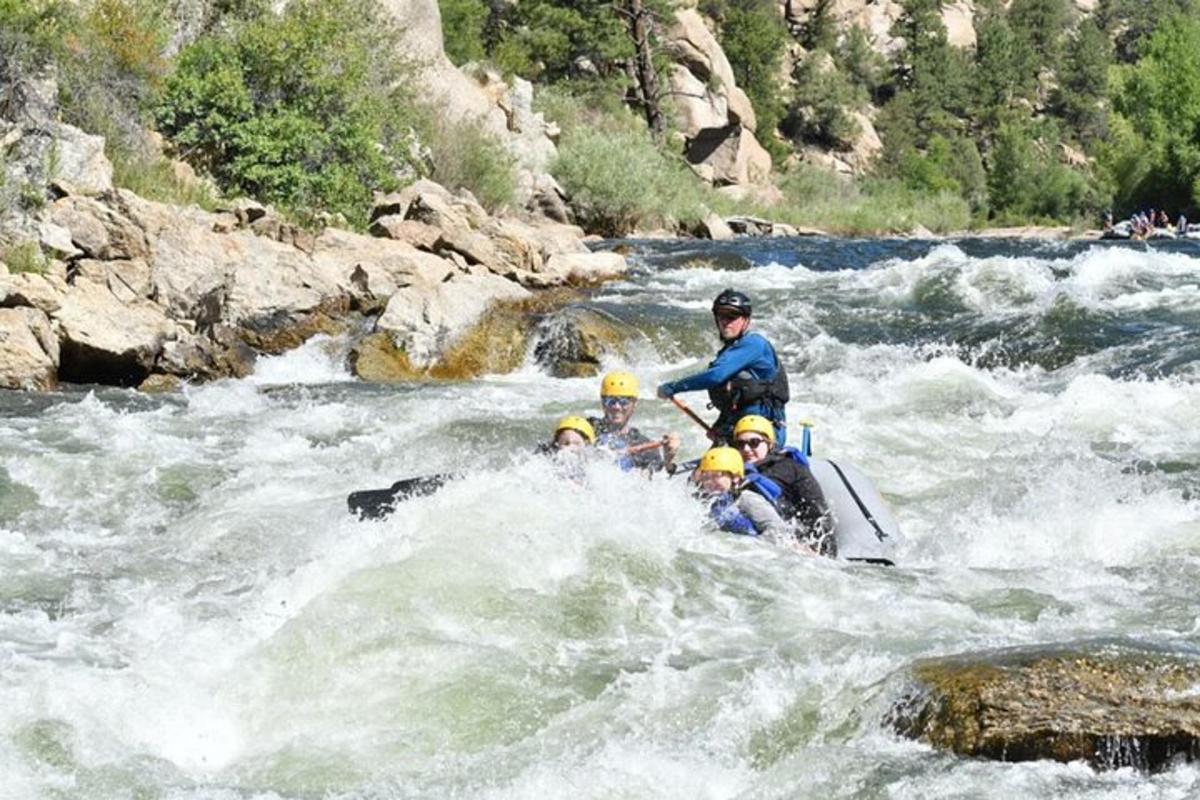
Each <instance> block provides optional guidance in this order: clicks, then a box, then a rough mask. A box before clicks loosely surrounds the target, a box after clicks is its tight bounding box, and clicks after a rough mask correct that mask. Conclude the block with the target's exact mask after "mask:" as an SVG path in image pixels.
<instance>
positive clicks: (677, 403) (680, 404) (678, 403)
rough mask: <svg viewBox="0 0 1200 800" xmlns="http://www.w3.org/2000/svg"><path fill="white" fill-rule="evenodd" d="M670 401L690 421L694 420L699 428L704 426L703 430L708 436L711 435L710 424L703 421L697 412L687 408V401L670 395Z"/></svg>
mask: <svg viewBox="0 0 1200 800" xmlns="http://www.w3.org/2000/svg"><path fill="white" fill-rule="evenodd" d="M671 402H672V403H674V404H675V407H676V408H678V409H679V410H680V411H682V412H683V413H685V414H687V415H688V417H690V418H691V420H692V422H695V423H696V424H697V425H699V426H700V427H701V428H704V432H705V433H707V434H708V435H709V437H710V438H711V437H712V426H711V425H709V424H708V423H707V422H705V421H704V420H703V419H701V418H700V415H699V414H697V413H696V412H695V411H692V410H691V409H690V408H688V405H687V403H685V402H683V401H682V400H680V399H679V398H678V397H672V398H671Z"/></svg>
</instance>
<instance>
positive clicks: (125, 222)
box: [49, 195, 150, 261]
mask: <svg viewBox="0 0 1200 800" xmlns="http://www.w3.org/2000/svg"><path fill="white" fill-rule="evenodd" d="M49 217H50V220H51V221H52V222H53V223H54V224H55V225H57V226H59V227H61V228H63V229H65V230H66V231H68V232H69V233H70V236H71V241H72V243H74V245H75V246H76V247H78V248H79V249H80V250H81V251H82V252H83V253H84V254H85V255H86V256H88V257H89V258H97V259H101V260H104V261H108V260H112V259H121V258H141V259H146V258H148V257H149V255H150V245H149V243H148V242H147V241H146V234H145V232H144V231H143V230H142V229H141V228H139V227H138V226H137V225H136V224H134V223H133V222H132V221H131V220H130V219H128V218H127V217H125V216H124V215H123V214H120V213H119V212H117V211H114V210H113V209H112V208H111V207H109V206H108V205H105V204H103V203H101V202H100V201H98V200H96V199H93V198H91V197H82V196H79V195H69V196H67V197H63V198H61V199H59V200H56V201H55V202H54V204H53V205H52V206H51V207H50V208H49Z"/></svg>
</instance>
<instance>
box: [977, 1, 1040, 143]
mask: <svg viewBox="0 0 1200 800" xmlns="http://www.w3.org/2000/svg"><path fill="white" fill-rule="evenodd" d="M975 75H976V80H975V115H976V117H977V119H978V120H979V122H980V123H981V124H982V125H983V126H984V127H986V128H994V127H995V124H996V120H997V119H998V117H999V116H1001V115H1002V114H1003V112H1004V111H1005V110H1007V109H1008V108H1009V107H1010V106H1011V105H1012V103H1013V101H1014V100H1017V99H1020V98H1029V97H1032V96H1033V92H1034V88H1035V86H1036V79H1037V60H1036V57H1035V56H1034V52H1033V48H1032V47H1031V46H1030V44H1029V42H1028V41H1027V40H1026V39H1025V38H1024V37H1022V36H1018V35H1017V34H1016V32H1014V31H1013V29H1012V26H1010V25H1009V24H1008V19H1007V17H1006V15H1005V13H1004V12H1003V10H1001V9H999V8H996V7H993V8H981V9H980V11H979V14H978V16H977V17H976V19H975Z"/></svg>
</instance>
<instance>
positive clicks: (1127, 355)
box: [0, 239, 1200, 800]
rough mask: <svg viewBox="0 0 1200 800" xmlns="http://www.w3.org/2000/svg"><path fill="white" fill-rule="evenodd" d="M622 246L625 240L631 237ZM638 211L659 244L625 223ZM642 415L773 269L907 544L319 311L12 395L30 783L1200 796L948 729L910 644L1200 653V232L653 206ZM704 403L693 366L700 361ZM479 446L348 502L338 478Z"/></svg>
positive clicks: (5, 525) (5, 734)
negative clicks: (850, 548) (232, 339)
mask: <svg viewBox="0 0 1200 800" xmlns="http://www.w3.org/2000/svg"><path fill="white" fill-rule="evenodd" d="M613 244H615V243H611V244H610V245H608V246H612V245H613ZM625 244H628V243H625ZM629 246H631V248H632V250H631V253H630V258H631V260H632V262H633V263H634V264H635V269H634V270H633V272H632V273H631V274H630V276H629V278H628V280H626V281H623V282H620V283H615V284H609V285H606V286H604V287H602V288H601V289H599V290H597V291H596V292H595V293H594V294H593V295H592V296H591V298H590V299H589V301H588V305H590V306H592V307H594V308H597V309H600V310H602V311H604V312H607V313H610V314H612V315H613V316H615V317H616V318H618V319H619V320H621V321H622V322H623V323H626V324H628V325H629V326H631V328H632V331H631V346H630V355H629V360H628V362H625V361H617V360H614V361H613V362H612V363H611V364H608V365H606V367H608V368H618V367H625V366H628V367H629V368H631V369H632V370H633V371H635V372H636V373H637V374H638V376H639V377H640V378H641V381H642V386H643V391H642V394H643V397H645V398H647V399H644V400H643V401H642V402H641V404H640V407H639V409H638V411H637V422H638V424H639V425H640V426H641V427H642V428H643V430H646V431H647V432H649V433H652V434H656V433H659V432H663V431H666V430H668V429H670V430H676V431H678V432H679V433H680V434H681V435H682V436H683V438H684V442H685V448H684V450H685V454H698V452H699V450H700V449H701V447H702V446H703V443H704V439H703V435H702V433H701V431H700V430H699V429H698V428H697V427H696V426H695V425H694V424H692V423H691V422H689V421H688V420H687V419H686V418H685V417H684V416H683V415H682V414H680V413H679V412H678V411H677V410H676V409H674V408H673V407H672V406H671V405H670V404H668V403H663V402H660V401H656V400H653V399H649V398H651V397H652V394H653V391H652V387H653V386H654V384H656V383H657V382H659V381H661V380H665V379H668V378H673V377H678V376H681V375H683V374H685V373H687V372H689V371H691V370H694V369H696V368H697V367H702V366H703V365H704V364H705V363H707V361H708V359H709V358H710V357H711V355H712V353H713V352H714V351H715V347H716V338H715V333H714V330H713V328H712V323H711V318H710V316H709V312H708V306H709V303H710V302H711V298H712V297H713V296H714V295H715V294H716V293H717V292H718V291H720V290H721V289H722V288H724V287H726V286H732V287H736V288H739V289H742V290H743V291H745V292H747V293H749V294H750V295H751V296H752V297H753V298H754V302H755V307H756V313H755V323H754V324H755V326H756V327H757V329H758V330H761V331H763V332H765V333H766V334H767V335H768V336H769V337H770V338H771V339H772V340H773V341H774V342H776V344H777V345H778V349H779V351H780V355H781V357H782V359H783V361H784V362H785V364H786V365H787V366H788V368H789V371H790V374H791V376H792V395H793V398H792V402H791V403H790V405H789V415H790V417H791V418H792V419H793V420H796V419H800V418H808V419H811V420H812V421H813V422H814V423H815V425H816V430H815V435H814V450H815V452H816V454H817V455H822V456H829V457H835V458H839V459H842V460H845V461H849V462H852V463H854V464H856V465H858V466H859V467H860V468H861V469H862V470H863V471H864V472H865V473H867V474H868V475H870V476H872V477H873V478H874V480H875V482H876V484H877V485H878V488H879V489H880V490H881V491H882V492H883V494H884V496H885V497H886V498H887V500H888V502H889V503H890V505H891V507H892V510H893V512H894V514H895V516H896V517H897V519H898V521H899V523H900V526H901V529H902V531H903V533H904V534H905V537H906V541H905V543H904V545H903V547H902V549H901V551H900V553H899V554H898V561H899V566H897V567H895V568H891V569H889V568H884V567H874V566H868V565H854V564H847V563H844V562H835V561H829V560H824V559H816V558H806V557H803V556H800V555H798V554H796V553H794V552H791V551H788V550H784V549H781V548H776V547H772V546H770V545H768V544H766V543H762V542H758V541H755V540H752V539H746V538H742V537H734V536H730V535H725V534H720V533H716V532H713V531H711V530H708V529H707V528H706V527H705V525H704V514H703V509H701V508H700V507H699V506H698V505H697V504H696V503H695V501H694V500H692V499H691V498H690V497H689V496H688V493H687V489H686V487H685V486H684V484H683V482H682V481H681V480H680V479H664V478H661V477H660V478H658V479H655V480H650V481H647V480H644V479H642V478H640V477H638V476H636V475H633V474H626V473H622V472H620V471H619V470H617V469H616V468H615V467H612V466H610V465H607V464H599V465H594V466H592V467H591V468H589V471H588V474H587V476H586V482H585V484H583V485H580V484H575V483H572V482H569V481H567V482H564V481H563V480H562V479H561V478H560V477H558V476H557V475H556V474H555V472H554V471H553V469H552V468H551V467H550V466H549V465H548V464H547V463H546V462H545V461H544V460H543V459H541V458H538V457H534V456H532V455H530V450H531V448H532V446H533V445H534V444H535V443H536V442H539V441H543V440H545V439H547V438H548V436H549V433H550V431H551V428H552V427H553V424H554V422H555V420H556V419H557V418H558V417H560V416H562V415H564V414H567V413H572V412H574V413H578V412H580V411H587V412H591V413H596V412H597V410H598V402H597V400H598V398H597V391H598V384H599V381H598V379H595V378H589V379H553V378H550V377H548V376H547V375H546V374H545V373H544V372H542V371H541V370H539V369H538V368H537V367H536V365H535V364H534V363H533V360H532V358H531V359H530V360H529V363H528V365H527V366H525V367H524V368H522V369H520V370H518V371H517V372H515V373H512V374H508V375H497V376H489V377H485V378H483V379H480V380H475V381H471V382H468V383H440V384H428V385H417V384H411V385H408V384H406V385H400V386H372V385H366V384H362V383H360V382H358V381H356V380H354V379H353V378H352V377H351V376H350V375H349V374H348V373H347V372H346V371H345V368H344V366H343V356H344V350H345V347H346V345H345V343H344V342H340V341H336V340H329V339H318V340H314V341H312V342H310V343H309V344H307V345H306V346H304V347H303V348H301V349H299V350H297V351H294V352H292V353H289V354H287V355H284V356H281V357H277V358H269V359H264V360H262V361H261V362H260V364H259V367H258V369H257V371H256V373H255V374H254V375H253V376H251V377H250V378H247V379H245V380H234V381H222V382H218V383H214V384H209V385H202V386H194V387H188V388H186V389H185V390H184V391H183V392H181V393H178V394H174V395H169V396H161V397H148V396H142V395H139V394H137V393H136V392H132V391H126V390H118V389H110V388H98V387H70V388H66V389H64V390H63V391H61V392H57V393H52V394H46V395H30V394H22V393H6V394H3V395H0V776H3V777H2V778H0V798H21V799H22V800H24V799H25V798H43V797H49V798H76V797H78V798H130V797H138V798H164V799H169V800H184V799H185V798H186V799H187V800H197V799H199V798H204V799H205V800H234V798H393V797H395V798H408V797H412V798H449V797H471V798H558V797H570V798H573V800H583V799H584V798H639V799H640V798H713V799H716V798H795V797H813V798H829V797H839V798H841V797H844V798H951V797H954V798H966V797H970V798H1006V799H1007V798H1012V797H1044V798H1074V797H1079V798H1082V797H1088V798H1097V797H1098V798H1151V797H1164V798H1176V797H1178V798H1185V797H1194V796H1196V795H1197V794H1198V793H1200V768H1197V767H1196V766H1190V765H1181V766H1178V767H1176V768H1174V769H1171V770H1169V771H1167V772H1164V773H1161V774H1158V775H1154V776H1145V775H1141V774H1138V773H1135V772H1133V771H1130V770H1121V771H1116V772H1109V773H1097V772H1094V771H1092V770H1091V769H1089V768H1087V767H1085V766H1082V765H1080V764H1067V765H1063V764H1055V763H1045V762H1039V763H1024V764H1000V763H988V762H982V761H971V760H964V759H960V758H956V757H953V756H948V755H944V754H941V753H938V752H935V751H933V750H932V749H930V748H929V747H927V746H926V745H924V744H921V743H918V742H912V741H908V740H904V739H901V738H899V737H897V736H896V735H895V734H893V733H892V732H891V731H890V730H889V729H888V728H887V726H886V725H885V724H884V719H885V717H886V714H887V711H888V708H889V706H890V704H891V703H892V702H893V701H894V700H895V699H896V698H897V696H898V695H899V693H900V692H901V689H902V686H903V682H904V676H905V670H906V667H907V665H909V664H910V663H911V662H912V661H913V660H914V659H917V658H921V657H926V656H937V655H944V654H950V653H958V652H964V651H971V650H978V649H986V648H993V647H1003V646H1011V645H1027V644H1037V643H1047V642H1062V641H1071V640H1080V639H1092V638H1097V637H1111V636H1121V637H1130V638H1134V639H1138V640H1140V641H1145V642H1150V643H1154V644H1156V645H1160V646H1163V647H1167V648H1169V649H1172V650H1178V651H1180V652H1185V653H1188V654H1191V655H1193V656H1200V617H1198V609H1200V606H1198V604H1197V602H1196V591H1197V587H1198V586H1200V521H1198V520H1200V514H1198V511H1200V424H1198V423H1200V243H1193V242H1179V243H1174V244H1172V245H1170V246H1163V247H1160V246H1158V245H1155V246H1154V247H1152V248H1150V247H1146V246H1144V245H1141V246H1111V247H1110V246H1105V245H1102V244H1098V243H1046V242H1023V241H1007V240H961V241H943V242H923V241H899V240H897V241H886V240H882V241H881V240H831V239H799V240H797V239H783V240H738V241H736V242H732V243H725V244H713V243H700V242H690V241H689V242H665V243H663V242H658V243H655V242H634V243H632V244H631V245H629ZM683 398H684V399H686V400H688V401H689V402H691V404H692V405H693V407H695V408H698V409H702V408H703V404H704V401H703V398H702V397H701V396H698V395H685V396H683ZM447 470H461V471H467V472H468V473H469V475H468V477H467V478H466V479H464V480H461V481H458V482H455V483H452V484H450V485H449V486H447V487H446V488H445V489H443V490H442V491H441V492H439V493H438V494H435V495H433V496H430V497H424V498H419V499H414V500H411V501H409V502H406V503H403V504H402V505H401V506H400V507H399V509H398V510H397V512H396V513H395V514H394V515H393V516H391V517H390V518H389V519H387V520H386V521H382V522H358V521H356V520H354V519H352V518H351V517H350V516H349V515H348V514H347V513H346V508H345V496H346V494H347V493H348V492H350V491H352V490H355V489H360V488H372V487H379V486H386V485H387V484H389V483H391V482H392V481H393V480H395V479H398V478H400V477H405V476H412V475H422V474H429V473H434V472H440V471H447Z"/></svg>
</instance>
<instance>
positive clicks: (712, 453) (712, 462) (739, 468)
mask: <svg viewBox="0 0 1200 800" xmlns="http://www.w3.org/2000/svg"><path fill="white" fill-rule="evenodd" d="M696 471H697V472H729V473H732V474H733V475H737V476H738V477H739V478H741V477H743V476H744V475H745V474H746V467H745V465H744V464H743V463H742V454H741V453H739V452H738V451H737V450H734V449H733V448H732V447H714V448H712V449H711V450H709V451H708V452H706V453H705V454H704V455H703V456H701V457H700V466H699V467H697V468H696Z"/></svg>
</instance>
